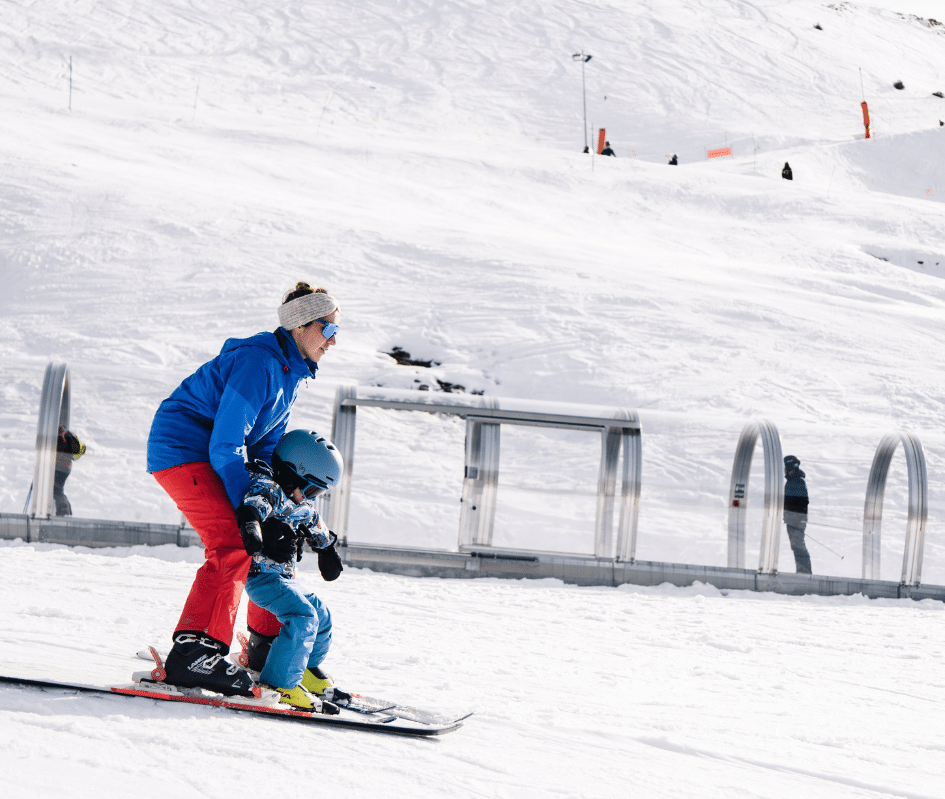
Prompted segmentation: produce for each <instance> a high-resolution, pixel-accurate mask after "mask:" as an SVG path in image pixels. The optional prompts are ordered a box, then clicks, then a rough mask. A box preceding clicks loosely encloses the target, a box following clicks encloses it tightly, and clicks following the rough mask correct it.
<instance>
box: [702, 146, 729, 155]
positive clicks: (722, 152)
mask: <svg viewBox="0 0 945 799" xmlns="http://www.w3.org/2000/svg"><path fill="white" fill-rule="evenodd" d="M731 154H732V148H731V147H719V149H718V150H709V152H708V153H706V155H707V156H708V157H709V158H721V157H722V156H725V155H731Z"/></svg>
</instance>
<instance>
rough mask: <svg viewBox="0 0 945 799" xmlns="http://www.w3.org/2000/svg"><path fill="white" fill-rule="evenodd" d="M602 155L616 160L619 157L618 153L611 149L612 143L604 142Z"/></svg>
mask: <svg viewBox="0 0 945 799" xmlns="http://www.w3.org/2000/svg"><path fill="white" fill-rule="evenodd" d="M600 154H601V155H612V156H613V157H614V158H616V157H617V153H615V152H614V151H613V150H611V149H610V142H609V141H605V142H604V149H603V150H601V151H600Z"/></svg>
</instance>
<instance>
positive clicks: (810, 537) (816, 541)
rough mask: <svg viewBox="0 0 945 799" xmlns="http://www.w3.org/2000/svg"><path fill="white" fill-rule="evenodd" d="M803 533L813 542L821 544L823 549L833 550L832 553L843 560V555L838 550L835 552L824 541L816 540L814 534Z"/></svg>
mask: <svg viewBox="0 0 945 799" xmlns="http://www.w3.org/2000/svg"><path fill="white" fill-rule="evenodd" d="M804 535H806V536H807V537H808V538H809V539H810V540H811V541H813V542H814V543H815V544H820V545H821V546H822V547H823V548H824V549H826V550H827V551H828V552H833V554H834V555H836V556H837V557H838V558H840V560H843V555H841V554H840V553H839V552H837V551H836V550H835V549H831V548H830V547H828V546H827V545H826V544H825V543H823V542H822V541H818V540H817V539H816V538H814V536H812V535H810V534H808V533H805V534H804Z"/></svg>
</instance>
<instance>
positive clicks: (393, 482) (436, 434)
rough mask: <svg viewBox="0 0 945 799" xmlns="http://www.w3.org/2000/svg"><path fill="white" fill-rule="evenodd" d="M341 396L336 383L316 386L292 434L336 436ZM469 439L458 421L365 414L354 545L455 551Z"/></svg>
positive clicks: (351, 519)
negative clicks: (303, 431) (335, 420)
mask: <svg viewBox="0 0 945 799" xmlns="http://www.w3.org/2000/svg"><path fill="white" fill-rule="evenodd" d="M418 393H419V392H418ZM334 396H335V386H334V385H333V384H331V383H328V382H327V381H326V382H325V383H324V384H322V385H319V384H318V383H313V384H311V386H310V388H309V389H307V390H306V391H305V393H303V394H302V396H301V397H300V401H299V402H297V403H296V405H295V408H294V409H293V411H292V418H291V420H290V422H289V428H290V429H294V428H299V427H308V428H311V429H314V430H319V431H322V430H324V431H325V433H326V434H330V433H331V429H332V409H333V403H334ZM465 434H466V423H465V421H464V420H463V419H461V418H459V417H457V416H445V415H438V414H434V413H423V412H418V411H391V410H383V409H378V408H365V407H359V408H358V409H357V435H356V437H355V447H354V468H353V470H352V477H353V480H352V490H351V495H350V505H349V516H348V530H347V533H348V541H349V542H350V543H352V544H376V545H381V546H394V547H415V548H421V549H443V550H455V549H456V537H457V530H458V528H459V511H460V498H461V496H462V489H463V464H464V441H465Z"/></svg>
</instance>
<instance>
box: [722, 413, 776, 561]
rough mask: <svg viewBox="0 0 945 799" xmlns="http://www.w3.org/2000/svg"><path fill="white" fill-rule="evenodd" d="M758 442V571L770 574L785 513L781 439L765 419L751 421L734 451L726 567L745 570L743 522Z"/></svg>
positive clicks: (743, 430)
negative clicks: (761, 477) (761, 463)
mask: <svg viewBox="0 0 945 799" xmlns="http://www.w3.org/2000/svg"><path fill="white" fill-rule="evenodd" d="M759 437H760V438H761V448H762V451H763V454H764V460H765V500H764V502H765V506H764V520H763V521H762V525H761V552H760V554H759V557H758V571H759V572H761V573H762V574H773V573H774V572H776V571H777V569H778V546H779V544H780V538H781V514H782V512H783V510H784V482H783V480H782V479H781V472H782V469H783V466H782V461H781V436H780V435H779V434H778V428H777V427H775V426H774V424H773V423H771V422H769V421H766V420H765V419H752V420H751V421H750V422H748V424H746V425H745V427H744V428H743V429H742V433H741V435H740V436H739V437H738V444H737V445H736V447H735V462H734V463H733V465H732V485H731V488H730V490H729V497H728V566H729V567H730V568H733V569H744V568H745V519H746V516H747V514H748V478H749V475H750V474H751V459H752V456H753V455H754V452H755V443H756V442H757V441H758V439H759Z"/></svg>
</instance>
